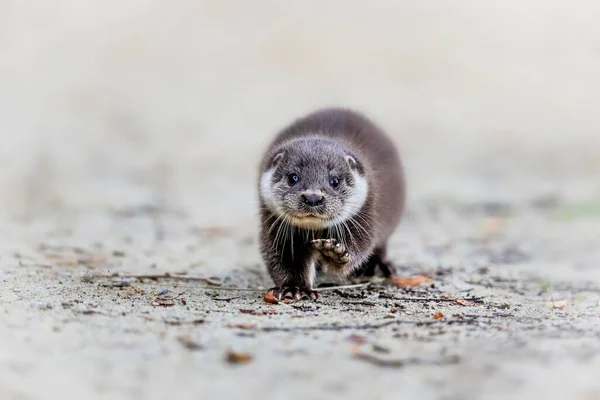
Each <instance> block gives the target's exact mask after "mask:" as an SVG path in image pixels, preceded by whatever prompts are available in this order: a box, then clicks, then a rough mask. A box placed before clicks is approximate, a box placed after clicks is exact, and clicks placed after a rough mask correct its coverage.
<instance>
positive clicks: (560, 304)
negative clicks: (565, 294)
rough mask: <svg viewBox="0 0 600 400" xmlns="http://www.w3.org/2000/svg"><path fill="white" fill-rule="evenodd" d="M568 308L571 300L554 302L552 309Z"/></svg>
mask: <svg viewBox="0 0 600 400" xmlns="http://www.w3.org/2000/svg"><path fill="white" fill-rule="evenodd" d="M568 306H569V299H564V300H558V301H554V300H552V308H567V307H568Z"/></svg>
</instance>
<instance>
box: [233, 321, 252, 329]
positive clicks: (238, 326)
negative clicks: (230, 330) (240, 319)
mask: <svg viewBox="0 0 600 400" xmlns="http://www.w3.org/2000/svg"><path fill="white" fill-rule="evenodd" d="M233 327H234V328H239V329H254V324H251V323H249V322H246V323H243V324H235V325H233Z"/></svg>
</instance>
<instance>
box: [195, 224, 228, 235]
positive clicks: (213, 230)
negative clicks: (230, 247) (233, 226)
mask: <svg viewBox="0 0 600 400" xmlns="http://www.w3.org/2000/svg"><path fill="white" fill-rule="evenodd" d="M198 233H199V234H200V236H203V237H217V236H225V235H226V234H227V233H229V230H228V229H227V228H224V227H221V226H207V227H205V228H201V229H200V231H199V232H198Z"/></svg>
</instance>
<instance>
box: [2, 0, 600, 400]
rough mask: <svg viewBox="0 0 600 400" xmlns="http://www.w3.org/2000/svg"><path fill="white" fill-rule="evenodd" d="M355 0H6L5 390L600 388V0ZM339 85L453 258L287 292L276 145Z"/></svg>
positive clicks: (417, 214) (161, 395)
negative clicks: (264, 201)
mask: <svg viewBox="0 0 600 400" xmlns="http://www.w3.org/2000/svg"><path fill="white" fill-rule="evenodd" d="M341 4H342V2H331V3H330V4H329V3H328V5H326V6H324V5H321V3H320V2H317V1H316V0H315V1H312V0H311V1H305V2H302V3H296V5H295V6H294V7H295V8H293V9H292V8H289V9H287V8H286V9H284V8H283V5H281V3H280V2H264V3H261V4H260V5H257V4H256V3H252V5H250V3H248V4H246V3H242V2H233V1H214V2H211V1H203V2H200V3H197V2H192V1H179V2H175V3H173V4H171V3H169V5H166V3H164V4H163V3H159V2H142V1H133V0H131V1H127V2H121V1H116V0H114V1H113V0H111V1H105V2H102V3H99V2H97V3H94V4H92V2H66V1H58V0H53V1H41V0H36V1H30V2H27V3H24V2H16V1H3V2H2V1H0V49H2V50H3V52H2V53H3V54H4V55H3V58H2V59H1V60H0V87H1V88H2V90H0V139H1V142H0V165H1V167H2V168H1V169H0V209H1V211H0V213H1V214H2V218H1V219H0V338H1V340H0V398H1V399H7V400H13V399H14V400H17V399H19V400H29V399H63V400H65V399H71V398H74V399H75V398H77V399H81V398H83V399H145V400H153V399H165V398H177V399H188V398H189V399H206V398H226V399H237V398H240V399H241V398H244V399H247V398H251V399H271V398H273V399H275V398H279V399H281V398H285V399H296V398H298V399H304V400H306V399H323V398H332V399H335V398H345V399H347V398H357V399H397V398H421V399H447V400H450V399H461V400H462V399H506V398H515V399H529V398H532V397H534V396H535V397H538V398H544V399H554V398H556V399H582V400H592V399H600V383H599V382H598V378H597V377H598V372H599V371H600V340H599V339H600V307H599V305H600V268H599V267H598V266H599V265H600V249H599V248H598V243H599V241H600V184H599V182H600V162H599V158H598V154H599V152H600V135H598V132H597V127H598V124H599V122H600V121H599V120H598V113H597V107H595V104H597V102H598V99H599V98H600V86H599V85H598V80H597V77H596V75H597V71H598V68H600V59H599V58H598V56H597V54H596V53H594V49H595V48H596V47H595V46H597V43H596V42H597V40H596V38H597V37H599V35H600V28H598V26H597V23H596V22H595V21H597V17H598V16H599V15H600V13H599V10H600V6H598V5H597V4H596V3H594V2H587V3H586V2H582V4H581V7H572V6H571V5H567V4H566V3H564V4H563V3H562V2H557V1H556V2H554V1H550V2H548V1H544V2H542V1H532V2H528V3H527V5H524V4H523V3H522V2H517V1H513V2H511V1H509V2H489V3H488V5H487V6H484V5H481V4H480V3H479V2H476V3H475V2H473V3H472V2H469V1H463V0H461V1H453V2H443V3H440V6H439V8H438V9H428V8H427V7H426V6H425V5H421V4H418V3H417V2H415V3H414V4H413V3H412V2H408V1H405V2H385V1H375V2H372V4H371V3H370V4H371V5H370V6H369V7H368V8H366V6H365V5H364V3H362V2H343V4H344V5H343V6H342V5H341ZM286 7H288V6H287V5H286ZM290 7H291V6H290ZM342 7H343V8H342ZM92 10H93V12H92ZM316 10H318V11H319V13H320V14H318V15H317V14H315V12H316ZM342 11H343V12H342ZM367 13H369V14H370V15H371V16H372V17H373V18H372V19H370V18H364V16H365V14H367ZM340 15H342V16H343V17H340ZM357 21H359V22H360V24H357V23H356V22H357ZM324 32H327V40H323V39H322V35H323V33H324ZM440 32H444V34H443V35H442V34H440ZM480 39H483V40H480ZM357 54H358V55H361V57H356V55H357ZM329 104H336V105H348V106H352V107H355V108H358V109H361V110H363V111H366V112H368V113H369V114H370V115H371V116H373V117H374V118H375V119H376V120H377V121H379V122H380V123H381V124H382V125H384V126H385V127H386V128H388V130H389V131H390V132H391V134H392V135H393V139H394V140H395V141H396V142H397V143H398V145H399V146H400V148H401V151H402V153H403V154H404V158H405V163H406V166H407V176H408V184H409V207H408V211H407V213H406V215H405V218H404V220H403V222H402V224H401V225H400V227H399V228H398V230H397V232H396V234H395V235H394V237H393V238H392V240H391V243H390V257H391V259H392V260H393V262H394V263H395V264H396V265H397V269H398V274H399V275H400V276H404V277H407V276H426V277H428V278H429V279H430V280H428V281H426V282H423V283H422V284H421V285H419V286H416V287H413V288H406V287H396V286H394V285H393V284H391V283H390V282H385V281H382V280H381V279H380V278H377V279H374V280H373V281H371V282H366V283H363V284H362V285H361V286H359V287H352V288H340V289H333V288H331V286H332V285H347V284H349V282H335V281H331V280H330V279H329V278H324V279H323V281H322V282H321V285H322V287H323V289H324V290H323V292H322V295H323V298H322V300H321V301H319V302H317V303H315V302H310V301H301V302H297V303H294V304H269V303H266V302H265V301H264V300H263V295H264V292H265V289H266V288H268V287H269V286H270V285H271V282H270V280H269V278H268V276H267V274H266V270H265V268H264V267H263V265H262V264H261V260H260V257H259V255H258V248H257V242H256V237H257V234H256V232H257V226H256V191H255V188H254V182H255V179H256V166H257V162H258V159H259V155H260V152H261V150H262V148H263V147H264V145H265V144H266V141H267V140H268V139H269V137H270V135H272V134H273V133H274V132H275V131H276V130H277V129H278V128H280V127H281V126H282V125H283V124H285V123H287V122H288V121H289V119H291V118H293V117H295V116H298V115H299V114H302V113H304V112H307V111H309V110H311V109H314V108H316V107H319V106H321V105H329Z"/></svg>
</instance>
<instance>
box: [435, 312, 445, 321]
mask: <svg viewBox="0 0 600 400" xmlns="http://www.w3.org/2000/svg"><path fill="white" fill-rule="evenodd" d="M441 318H444V314H442V312H441V311H438V312H437V313H435V315H434V316H433V319H441Z"/></svg>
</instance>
